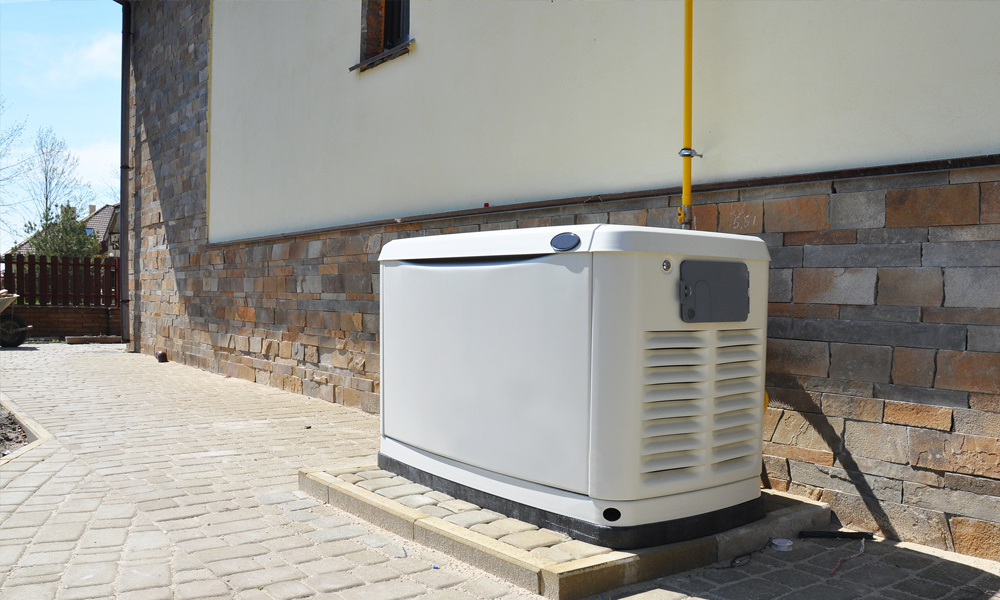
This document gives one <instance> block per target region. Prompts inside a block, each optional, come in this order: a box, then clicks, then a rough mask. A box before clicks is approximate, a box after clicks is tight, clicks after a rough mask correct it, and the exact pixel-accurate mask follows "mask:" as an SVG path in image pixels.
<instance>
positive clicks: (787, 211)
mask: <svg viewBox="0 0 1000 600" xmlns="http://www.w3.org/2000/svg"><path fill="white" fill-rule="evenodd" d="M829 228H830V197H829V196H827V195H825V194H824V195H820V196H802V197H799V198H786V199H782V200H771V201H768V202H766V203H765V204H764V231H767V232H775V231H818V230H822V229H829Z"/></svg>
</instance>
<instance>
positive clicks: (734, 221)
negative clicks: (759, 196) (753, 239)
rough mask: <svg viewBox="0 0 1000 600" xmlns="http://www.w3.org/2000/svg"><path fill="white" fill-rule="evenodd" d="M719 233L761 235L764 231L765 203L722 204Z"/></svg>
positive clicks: (720, 207) (720, 206)
mask: <svg viewBox="0 0 1000 600" xmlns="http://www.w3.org/2000/svg"><path fill="white" fill-rule="evenodd" d="M719 231H721V232H725V233H761V232H762V231H764V203H763V202H761V201H753V202H729V203H726V204H720V205H719Z"/></svg>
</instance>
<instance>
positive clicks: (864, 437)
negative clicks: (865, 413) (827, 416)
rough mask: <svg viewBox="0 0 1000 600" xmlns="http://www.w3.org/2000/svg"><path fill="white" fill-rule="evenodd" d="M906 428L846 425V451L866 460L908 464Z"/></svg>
mask: <svg viewBox="0 0 1000 600" xmlns="http://www.w3.org/2000/svg"><path fill="white" fill-rule="evenodd" d="M906 431H907V429H906V427H901V426H898V425H883V424H878V423H865V422H861V421H847V423H846V424H845V425H844V451H845V452H847V453H850V454H852V455H857V456H864V457H866V458H877V459H878V460H884V461H887V462H893V463H899V464H906V461H907V438H906Z"/></svg>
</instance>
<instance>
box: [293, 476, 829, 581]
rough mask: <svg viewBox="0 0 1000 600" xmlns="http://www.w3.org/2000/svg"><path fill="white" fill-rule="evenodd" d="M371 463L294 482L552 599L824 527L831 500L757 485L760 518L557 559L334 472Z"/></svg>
mask: <svg viewBox="0 0 1000 600" xmlns="http://www.w3.org/2000/svg"><path fill="white" fill-rule="evenodd" d="M371 468H372V467H369V466H363V467H354V468H350V467H346V468H345V467H341V468H337V469H331V470H324V469H303V470H301V471H300V472H299V481H300V489H301V490H302V491H304V492H307V493H310V494H312V495H314V496H315V497H317V498H323V497H324V495H325V497H326V498H328V501H329V503H330V504H331V505H334V506H337V507H338V508H341V509H343V510H345V511H347V512H349V513H351V514H353V515H355V516H357V517H360V518H362V519H365V520H367V521H369V522H371V523H374V524H376V525H378V526H380V527H383V528H385V529H388V530H390V531H392V532H394V533H396V534H398V535H400V536H402V537H404V538H407V539H412V540H414V541H416V542H418V543H421V544H424V545H426V546H429V547H431V548H434V549H437V550H440V551H442V552H444V553H446V554H449V555H451V556H454V557H456V558H458V559H460V560H463V561H465V562H468V563H469V564H472V565H474V566H477V567H479V568H481V569H483V570H485V571H488V572H490V573H492V574H494V575H497V576H499V577H502V578H504V579H506V580H507V581H510V582H511V583H513V584H515V585H517V586H519V587H522V588H524V589H526V590H528V591H531V592H535V593H538V594H541V595H544V596H545V597H547V598H550V599H551V600H575V599H577V598H582V597H585V596H590V595H593V594H597V593H600V592H603V591H607V590H610V589H613V588H616V587H619V586H622V585H628V584H631V583H636V582H640V581H645V580H648V579H654V578H657V577H662V576H665V575H670V574H673V573H678V572H681V571H685V570H689V569H694V568H697V567H700V566H704V565H707V564H711V563H714V562H717V561H720V560H729V559H732V558H735V557H736V556H740V555H743V554H746V553H749V552H752V551H754V550H758V549H759V548H760V547H763V546H764V545H766V544H767V542H768V541H769V540H770V539H771V538H774V537H781V536H794V535H795V534H796V533H797V532H798V531H801V530H803V529H807V528H823V527H825V526H827V525H828V524H829V522H830V505H829V504H826V503H824V502H816V501H812V500H808V499H806V498H801V497H798V496H794V495H791V494H786V493H781V492H774V491H771V490H761V493H762V494H764V495H765V496H767V503H768V504H769V505H771V506H774V507H776V508H775V510H772V511H771V512H769V513H768V515H767V516H766V517H765V518H764V519H761V520H760V521H756V522H754V523H749V524H747V525H744V526H741V527H738V528H736V529H733V530H730V531H726V532H722V533H719V534H715V535H710V536H706V537H702V538H697V539H694V540H688V541H685V542H679V543H675V544H667V545H665V546H657V547H653V548H644V549H641V550H636V551H634V552H623V551H609V552H606V553H603V554H597V555H594V556H590V557H586V558H579V559H574V560H569V561H567V562H563V563H557V562H556V561H553V560H550V559H549V558H546V557H545V556H542V555H540V554H538V553H537V552H534V553H533V552H529V551H527V550H524V549H521V548H518V547H516V546H512V545H511V544H508V543H505V542H502V541H500V540H497V539H494V538H492V537H490V536H487V535H484V534H482V533H478V532H476V531H473V530H472V529H469V528H466V527H463V526H461V525H458V524H455V523H452V522H450V521H446V520H444V519H442V518H439V517H435V516H431V515H428V514H427V513H426V512H424V511H421V510H417V509H413V508H410V507H408V506H405V505H403V504H401V503H399V502H398V501H397V500H391V499H389V498H386V497H385V496H384V495H381V494H378V493H376V492H372V491H369V490H367V489H364V488H363V487H360V486H358V485H355V484H353V483H349V482H348V481H344V480H342V479H339V478H338V477H337V476H334V473H336V474H337V475H351V474H353V473H357V472H362V471H363V470H364V469H371ZM362 480H363V479H362ZM476 509H477V510H478V508H476Z"/></svg>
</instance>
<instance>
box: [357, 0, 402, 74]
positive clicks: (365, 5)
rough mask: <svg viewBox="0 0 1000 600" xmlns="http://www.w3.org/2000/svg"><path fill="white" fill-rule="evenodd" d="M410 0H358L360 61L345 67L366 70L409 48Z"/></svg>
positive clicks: (399, 54)
mask: <svg viewBox="0 0 1000 600" xmlns="http://www.w3.org/2000/svg"><path fill="white" fill-rule="evenodd" d="M412 44H413V39H412V38H410V0H362V3H361V61H360V62H359V63H358V64H356V65H354V66H353V67H351V68H350V69H348V71H355V70H360V71H362V72H363V71H367V70H368V69H371V68H374V67H376V66H378V65H380V64H382V63H384V62H385V61H387V60H391V59H393V58H396V57H397V56H403V55H404V54H408V53H409V52H410V46H411V45H412Z"/></svg>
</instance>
